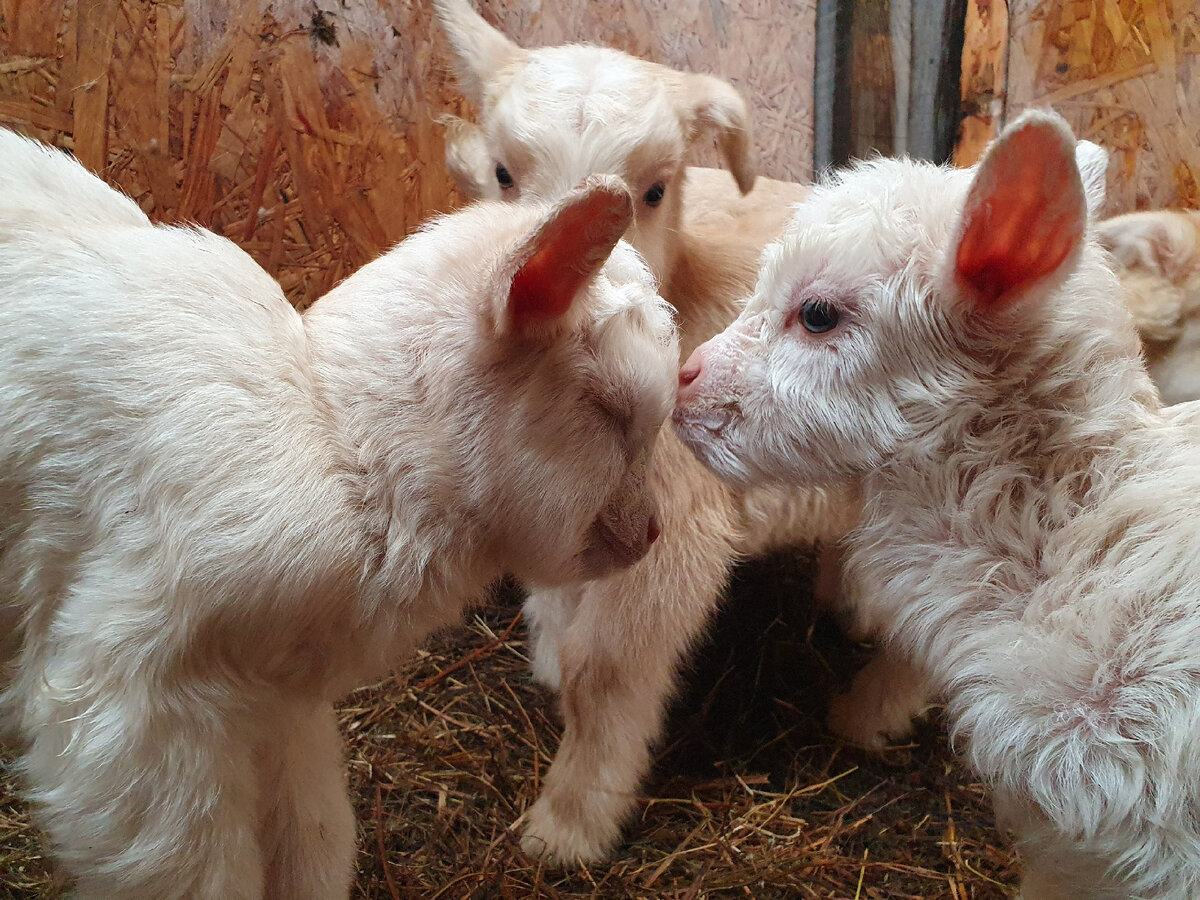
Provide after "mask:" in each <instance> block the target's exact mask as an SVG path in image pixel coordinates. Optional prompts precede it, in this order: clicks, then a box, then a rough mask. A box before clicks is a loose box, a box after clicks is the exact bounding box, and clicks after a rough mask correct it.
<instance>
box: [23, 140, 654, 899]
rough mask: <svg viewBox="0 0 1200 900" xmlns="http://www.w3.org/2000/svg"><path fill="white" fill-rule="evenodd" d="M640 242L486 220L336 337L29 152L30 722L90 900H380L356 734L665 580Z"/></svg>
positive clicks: (383, 261)
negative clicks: (501, 597)
mask: <svg viewBox="0 0 1200 900" xmlns="http://www.w3.org/2000/svg"><path fill="white" fill-rule="evenodd" d="M631 218H632V200H631V198H630V196H629V193H628V191H627V190H626V189H625V187H624V186H623V185H621V184H620V183H619V182H617V180H616V179H594V180H592V181H591V182H589V183H588V184H587V185H585V186H584V187H582V188H580V189H577V190H575V191H572V192H569V193H568V194H566V195H565V196H564V197H563V198H562V199H560V200H559V201H558V202H557V203H555V204H552V205H543V206H530V207H529V208H524V207H522V208H514V207H512V206H507V205H501V204H494V203H493V204H480V205H478V206H476V207H474V208H470V209H467V210H465V211H463V212H460V213H458V214H456V215H453V216H449V217H445V218H443V219H440V220H437V221H435V222H433V223H431V224H430V225H429V226H427V227H426V228H425V229H424V230H423V231H422V232H420V233H418V234H416V235H414V236H413V237H411V238H409V239H408V240H406V241H404V242H403V243H402V244H400V245H399V246H398V247H396V248H395V249H394V250H392V251H391V252H390V253H388V254H386V255H385V256H383V257H381V258H380V259H378V260H376V261H374V262H373V263H371V264H370V265H368V266H366V267H364V268H363V269H362V270H361V271H359V272H358V273H357V274H355V275H353V276H352V277H351V278H349V279H348V280H346V281H345V282H343V283H342V284H341V285H340V286H339V287H337V288H336V289H335V290H334V291H332V292H331V293H330V294H329V295H328V296H326V297H325V298H323V299H321V300H320V301H319V302H317V303H316V304H315V305H314V306H312V307H311V308H310V309H309V310H308V311H307V312H306V313H305V314H304V315H303V316H301V315H299V314H297V313H296V312H295V310H294V309H293V308H292V307H291V306H290V305H289V304H288V303H287V301H286V299H285V298H284V296H283V294H282V292H281V291H280V289H279V286H278V285H277V284H276V283H275V281H274V280H272V279H271V278H270V277H268V276H267V274H266V273H265V272H263V270H262V269H260V268H259V267H258V266H257V265H256V264H255V263H254V262H253V261H252V260H251V259H250V258H249V257H248V256H247V255H246V254H245V253H243V252H242V251H240V250H239V249H238V248H236V247H235V246H234V245H233V244H231V243H230V242H229V241H226V240H224V239H223V238H219V237H217V236H215V235H213V234H211V233H210V232H207V231H204V230H201V229H196V228H167V227H155V226H153V225H152V224H151V223H150V221H149V220H148V219H147V218H146V216H145V215H143V214H142V212H141V211H140V210H139V209H138V207H137V206H136V205H135V204H134V203H133V202H132V201H130V200H129V199H128V198H126V197H123V196H121V195H120V194H118V193H117V192H115V191H113V190H111V189H110V188H108V187H107V186H105V185H104V184H103V183H102V182H101V181H100V180H99V179H97V178H95V177H93V176H92V175H90V174H88V173H87V172H86V171H84V169H83V168H82V167H80V166H79V165H77V164H76V163H75V162H74V161H72V160H71V159H70V158H69V157H67V156H66V155H64V154H62V153H60V152H58V151H56V150H52V149H49V148H45V147H42V146H40V145H37V144H35V143H34V142H32V141H27V140H25V139H23V138H21V137H18V136H17V135H15V134H12V133H11V132H6V131H0V334H3V335H4V339H3V340H2V341H0V433H2V434H3V435H4V440H3V443H2V444H0V652H2V653H3V663H4V666H5V669H6V674H7V676H8V678H7V686H6V689H5V691H4V693H3V696H2V702H3V711H4V714H5V717H6V723H7V725H9V726H10V727H11V729H12V730H13V731H15V734H16V736H17V737H18V739H19V740H20V741H21V743H22V747H23V754H22V762H21V765H22V768H23V770H24V775H25V778H26V780H27V783H28V785H29V788H30V797H31V799H32V800H33V801H34V803H35V805H36V809H37V813H38V816H39V819H40V822H41V824H42V826H43V827H44V828H45V829H46V831H47V832H48V833H49V836H50V839H51V842H52V844H53V847H54V849H55V852H56V853H57V855H58V857H59V859H60V860H61V861H62V863H63V864H64V865H65V867H66V869H67V870H68V871H69V872H70V873H71V874H72V875H74V877H75V879H76V882H77V888H78V892H79V895H80V896H84V897H111V898H118V897H120V898H141V897H145V898H151V897H153V898H157V900H161V898H170V897H179V898H182V897H187V898H214V900H215V898H220V900H235V898H258V897H261V896H264V895H266V896H271V897H286V898H289V900H294V898H330V897H336V896H342V897H344V896H346V894H347V893H348V888H349V882H350V877H351V872H352V865H353V851H354V822H353V816H352V812H351V808H350V803H349V800H348V798H347V795H346V787H345V784H344V773H343V768H342V764H341V750H340V745H339V744H340V742H339V738H338V733H337V728H336V725H335V721H334V715H333V708H332V706H331V704H332V701H334V700H335V699H336V698H338V697H339V696H341V695H342V694H344V693H345V692H346V691H348V690H349V689H351V688H353V687H355V686H356V685H359V684H362V683H363V682H364V681H366V680H368V679H372V678H375V677H378V676H379V675H380V674H381V673H383V672H385V671H386V670H387V669H388V667H389V665H390V664H391V663H392V661H394V660H395V659H396V657H397V655H398V654H402V653H405V652H407V651H408V650H409V649H410V648H412V647H413V645H414V644H415V643H416V642H417V641H419V640H421V639H422V638H423V637H424V636H425V635H426V634H427V633H428V632H429V631H430V630H431V629H433V628H435V627H437V626H439V625H441V624H443V623H446V622H449V621H452V620H453V619H454V618H455V617H456V616H457V615H458V614H459V611H460V610H461V609H462V607H463V605H464V604H465V603H467V602H469V601H471V600H473V599H475V598H477V597H479V596H480V595H481V594H482V592H483V590H484V588H485V586H486V585H488V584H489V583H490V582H491V581H493V580H494V579H495V578H496V577H497V576H499V575H500V574H502V573H504V572H506V571H511V572H513V573H515V574H516V575H518V576H519V577H521V578H523V579H527V580H528V581H530V582H532V583H534V584H541V585H555V584H559V583H562V582H564V581H571V582H573V581H577V580H579V579H581V578H587V577H594V576H598V575H602V574H604V573H606V572H610V571H612V570H614V569H615V568H618V567H621V566H628V565H630V564H632V563H634V562H636V561H637V560H638V559H639V558H641V557H642V556H643V555H644V554H645V553H646V551H647V549H648V548H649V546H650V544H651V543H652V542H653V541H654V539H655V537H656V536H657V531H658V527H659V526H658V523H657V520H656V515H655V510H654V501H653V497H652V494H651V492H650V489H649V488H648V487H647V484H646V478H645V469H646V460H647V457H648V455H649V453H650V450H651V448H652V445H653V442H654V439H655V435H656V433H657V432H658V430H659V428H660V426H661V424H662V423H663V422H664V421H665V418H666V416H667V415H668V413H669V411H670V402H671V394H672V391H673V389H674V379H675V368H676V365H677V362H676V361H677V358H678V348H677V344H676V339H675V335H674V329H673V325H672V322H671V318H670V311H669V309H668V307H667V306H666V304H665V303H663V302H662V301H661V299H660V298H659V297H658V296H657V295H656V293H655V288H654V282H653V279H652V277H651V275H650V273H649V271H648V270H647V269H646V267H645V265H644V264H643V263H642V262H641V260H640V259H639V258H638V255H637V253H636V252H635V251H633V250H632V249H631V248H630V247H629V246H628V245H626V244H624V243H618V241H619V239H620V237H621V235H622V234H623V233H624V231H625V230H626V228H627V227H628V226H629V223H630V220H631Z"/></svg>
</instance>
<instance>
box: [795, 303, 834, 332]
mask: <svg viewBox="0 0 1200 900" xmlns="http://www.w3.org/2000/svg"><path fill="white" fill-rule="evenodd" d="M838 319H839V316H838V311H837V308H836V307H834V306H833V305H831V304H829V303H827V302H826V301H824V300H805V301H804V304H803V305H802V306H801V307H800V315H799V320H800V324H801V325H803V326H804V330H805V331H807V332H809V333H810V334H824V333H825V332H826V331H832V330H833V329H834V328H836V327H837V324H838Z"/></svg>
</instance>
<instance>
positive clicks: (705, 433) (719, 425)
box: [671, 405, 738, 440]
mask: <svg viewBox="0 0 1200 900" xmlns="http://www.w3.org/2000/svg"><path fill="white" fill-rule="evenodd" d="M737 413H738V410H737V408H736V407H735V406H732V405H730V406H722V407H718V408H716V409H711V408H710V409H688V408H687V407H682V406H676V407H675V409H674V410H673V411H672V412H671V421H672V422H674V423H675V429H676V430H677V431H678V432H680V436H681V437H682V436H683V435H684V433H688V434H689V435H691V436H694V437H696V438H699V439H701V440H702V439H703V438H704V437H710V438H719V437H722V436H724V434H725V431H726V429H727V428H729V426H730V425H731V424H732V423H733V420H734V419H735V418H736V417H737Z"/></svg>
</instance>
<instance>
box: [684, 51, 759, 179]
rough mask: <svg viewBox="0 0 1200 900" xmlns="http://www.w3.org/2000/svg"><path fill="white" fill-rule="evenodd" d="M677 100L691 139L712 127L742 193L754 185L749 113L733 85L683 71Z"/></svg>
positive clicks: (708, 76) (711, 77)
mask: <svg viewBox="0 0 1200 900" xmlns="http://www.w3.org/2000/svg"><path fill="white" fill-rule="evenodd" d="M678 103H679V104H680V106H681V107H682V111H683V118H684V122H685V123H686V124H687V127H688V130H689V132H690V134H689V139H694V138H696V137H699V135H701V134H702V133H704V132H706V131H709V130H713V131H715V132H716V133H717V143H718V145H719V146H720V148H721V153H722V154H723V155H724V156H725V162H726V164H727V165H728V166H729V170H730V171H731V172H732V173H733V177H734V179H736V181H737V184H738V188H740V189H741V192H742V193H743V194H746V193H749V191H750V188H752V187H754V176H755V163H754V158H753V156H754V154H753V151H752V150H751V146H750V113H749V111H748V110H747V108H746V101H745V100H744V99H743V98H742V95H741V94H739V93H738V92H737V89H736V88H734V86H733V85H732V84H730V83H729V82H728V81H723V80H722V79H720V78H715V77H713V76H712V75H696V74H684V75H683V76H682V77H681V78H680V79H679V87H678Z"/></svg>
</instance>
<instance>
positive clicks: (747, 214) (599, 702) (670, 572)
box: [435, 0, 914, 861]
mask: <svg viewBox="0 0 1200 900" xmlns="http://www.w3.org/2000/svg"><path fill="white" fill-rule="evenodd" d="M435 9H436V10H437V11H438V14H439V17H440V18H441V21H442V23H443V26H444V28H445V30H446V33H447V34H448V35H449V38H450V43H451V45H452V46H453V48H454V51H455V54H456V56H457V63H458V71H459V75H460V80H461V82H462V84H463V88H464V90H465V92H466V93H467V95H468V97H470V99H472V100H473V101H474V102H475V103H476V104H477V105H478V106H479V107H480V123H481V124H480V125H479V126H472V125H468V124H467V123H464V122H462V121H461V120H451V121H450V123H449V130H448V148H447V149H448V163H449V166H450V168H451V170H452V171H454V172H455V173H456V175H457V178H458V180H459V182H460V184H461V185H462V186H463V187H464V190H465V191H466V192H467V193H468V194H471V195H474V196H480V195H483V196H504V197H507V198H510V199H518V198H520V199H522V200H524V199H527V198H538V199H543V200H545V199H549V198H553V197H557V196H560V195H561V194H562V193H563V192H564V191H567V190H569V189H570V188H571V186H572V185H574V184H576V183H578V182H579V181H580V180H582V179H584V178H586V177H587V176H589V175H592V174H599V173H607V174H615V175H620V176H621V177H622V178H624V179H625V180H626V181H627V182H628V183H630V184H631V185H633V186H634V188H635V194H637V195H638V196H639V197H640V199H638V200H637V201H636V204H635V221H634V223H633V226H632V227H631V229H630V231H629V232H628V233H627V235H626V236H627V237H628V239H629V240H630V241H631V242H632V243H633V245H634V246H635V247H637V248H638V249H639V250H640V251H641V252H642V253H643V254H644V255H645V257H646V259H647V261H648V262H649V264H650V266H651V268H652V269H653V270H654V272H655V273H656V274H657V275H658V277H659V278H660V279H661V282H662V285H663V296H664V297H665V298H666V299H667V300H669V301H671V302H672V303H673V304H674V305H675V306H676V308H677V309H678V310H679V313H680V319H681V331H682V343H683V345H684V346H685V347H686V348H687V349H688V350H690V349H691V348H692V347H694V346H695V345H696V344H697V343H699V342H700V341H702V340H704V339H706V338H708V337H710V336H712V335H713V334H715V333H716V332H717V331H719V330H720V329H722V328H724V327H725V326H726V325H727V324H728V323H729V322H730V321H732V319H733V318H734V316H735V315H736V309H737V306H738V302H739V300H740V298H742V297H744V296H745V295H746V294H747V293H748V292H749V290H750V289H751V287H752V286H753V281H754V275H755V273H756V271H757V265H758V258H759V255H760V254H761V252H762V248H763V246H764V245H765V244H766V243H767V242H768V241H769V240H771V239H772V238H774V237H775V236H776V235H777V234H778V232H779V230H780V229H782V227H783V225H784V224H785V222H786V220H787V218H788V214H789V212H790V205H791V202H792V201H795V200H798V199H800V198H801V197H802V196H803V195H804V193H805V191H806V189H805V188H803V187H802V186H800V185H792V184H787V183H783V182H770V181H769V180H767V179H762V178H759V179H757V180H755V178H754V176H753V172H752V169H753V166H752V163H751V160H750V156H749V150H750V143H749V133H748V132H749V122H748V114H747V112H746V107H745V103H744V101H743V100H742V98H741V97H740V96H739V95H738V93H737V92H736V91H735V90H734V89H733V87H732V86H731V85H729V84H728V83H726V82H724V81H721V80H720V79H717V78H714V77H711V76H708V75H697V74H690V73H685V72H677V71H674V70H672V69H669V68H666V67H664V66H660V65H656V64H653V63H648V62H645V61H643V60H640V59H636V58H634V57H632V56H629V55H628V54H625V53H621V52H619V51H616V50H611V49H607V48H603V47H595V46H589V45H583V44H573V45H569V46H562V47H542V48H537V49H531V50H523V49H521V48H519V47H517V46H516V45H515V44H514V43H513V42H511V41H510V40H509V39H508V38H506V37H505V36H504V35H502V34H500V33H499V32H498V31H496V30H495V29H494V28H492V27H491V26H490V25H488V24H487V23H486V22H484V21H483V19H482V18H480V16H479V15H478V14H477V13H476V12H475V11H474V10H473V9H472V8H471V7H470V5H469V4H467V3H466V2H465V0H437V2H435ZM714 131H715V133H716V134H717V135H718V136H719V143H720V145H721V147H722V148H723V149H724V152H725V157H726V161H727V162H728V164H729V166H730V169H731V170H732V172H733V174H734V176H735V178H736V183H737V185H738V186H739V187H740V190H741V191H746V190H748V189H749V188H750V186H751V184H754V185H755V188H754V191H753V192H752V193H750V194H749V195H748V196H746V197H744V198H741V197H740V196H739V194H738V190H737V189H735V188H734V180H733V179H731V178H730V177H729V175H728V174H727V173H724V172H721V171H719V170H706V169H687V170H686V181H687V185H686V191H687V194H686V200H685V199H684V197H683V192H682V191H681V188H683V187H684V181H685V166H684V160H685V157H686V154H687V152H688V150H689V148H690V147H691V145H692V144H693V143H694V142H695V141H696V139H697V138H698V137H699V136H700V135H702V134H708V133H710V132H714ZM685 203H686V204H687V205H686V207H685V206H684V204H685ZM648 477H649V478H650V480H651V483H652V484H653V485H654V486H655V487H656V489H657V493H658V496H659V499H660V503H661V504H662V515H663V525H664V533H663V539H662V540H661V541H660V542H659V543H658V544H657V545H656V546H655V548H654V550H653V552H651V553H650V554H649V555H648V556H647V557H646V559H645V560H643V561H642V562H641V563H640V564H638V565H636V566H634V567H632V568H631V569H629V570H627V571H625V572H623V573H622V574H620V575H618V576H616V577H610V578H607V579H604V580H600V581H595V582H593V583H590V584H586V585H582V584H581V585H577V586H574V587H564V588H561V589H558V590H553V591H547V590H535V591H534V592H533V593H532V594H531V595H530V597H529V600H528V603H527V607H526V609H527V611H528V613H529V620H530V622H531V623H532V626H533V636H534V647H535V653H534V674H535V676H536V677H537V678H538V679H539V680H541V681H542V682H544V683H546V684H547V685H549V686H551V687H555V688H560V689H561V691H562V712H563V718H564V721H565V729H564V733H563V741H562V746H561V748H560V750H559V753H558V755H557V756H556V757H555V760H554V765H553V766H552V767H551V769H550V772H549V774H548V776H547V779H546V785H545V789H544V792H543V794H542V796H541V798H540V799H539V800H538V802H537V803H536V804H535V806H534V807H532V808H531V809H530V810H529V812H528V815H527V817H526V826H525V838H524V841H523V846H524V847H525V849H526V850H527V851H529V852H531V853H537V854H541V855H544V856H546V857H548V858H550V859H552V860H560V861H562V860H573V859H575V858H584V859H593V858H596V857H599V856H601V855H603V854H604V853H605V852H606V851H608V850H609V849H610V847H611V846H612V844H613V843H614V842H615V841H616V840H617V838H618V836H619V833H620V826H621V823H622V820H623V819H624V817H625V816H626V815H627V814H628V813H629V811H630V810H631V809H632V807H633V803H634V798H635V796H636V791H637V788H638V784H639V782H640V780H641V779H642V777H643V776H644V775H645V774H646V771H647V769H648V768H649V763H650V756H649V747H650V744H651V743H652V741H654V740H655V739H656V738H657V736H658V734H659V731H660V729H661V724H662V717H663V711H664V706H665V703H666V699H667V697H668V696H669V694H670V692H671V690H672V687H673V684H674V680H675V674H676V668H677V666H678V663H679V660H680V658H681V656H682V655H683V654H684V653H685V652H686V650H687V648H688V646H689V645H690V644H691V643H692V642H693V641H694V640H695V639H696V637H697V635H698V634H699V633H700V631H701V630H702V629H703V627H704V625H705V623H706V622H707V620H708V619H709V617H710V615H711V614H712V612H713V611H714V609H715V608H716V606H717V604H718V602H719V601H720V596H721V592H722V590H723V588H724V586H725V583H726V580H727V578H728V574H729V570H730V568H731V566H732V565H733V562H734V561H735V560H736V559H737V558H738V557H740V556H748V555H752V554H754V553H757V552H761V551H763V550H765V549H767V548H768V547H769V546H771V545H775V546H779V545H786V544H795V543H800V542H812V541H814V540H817V539H821V538H837V537H840V536H841V535H842V534H843V533H844V532H845V530H846V529H847V528H848V527H849V525H851V524H852V523H853V522H854V520H855V516H856V512H857V504H856V498H855V497H853V496H846V495H844V494H838V493H836V492H834V493H833V494H832V495H830V496H826V495H824V494H818V493H815V492H811V491H796V490H781V489H768V490H761V491H751V492H748V493H743V492H735V491H731V490H730V489H729V488H728V487H727V486H725V485H723V484H721V483H720V482H719V481H718V480H717V479H715V478H713V476H712V475H711V474H710V473H708V472H707V471H705V470H704V468H703V467H702V466H700V465H699V464H698V463H697V462H696V460H695V459H693V458H692V456H691V454H689V453H688V452H687V450H686V449H685V448H683V447H682V446H681V445H680V444H679V443H678V442H677V441H676V440H675V439H674V436H673V435H667V436H664V439H663V440H661V441H660V442H659V443H658V445H657V447H656V449H655V454H654V457H653V459H652V462H651V465H650V471H649V475H648ZM913 711H914V710H913V709H905V710H903V711H902V713H901V717H902V719H903V721H904V723H905V725H907V723H908V720H909V717H910V716H911V714H912V713H913Z"/></svg>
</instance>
